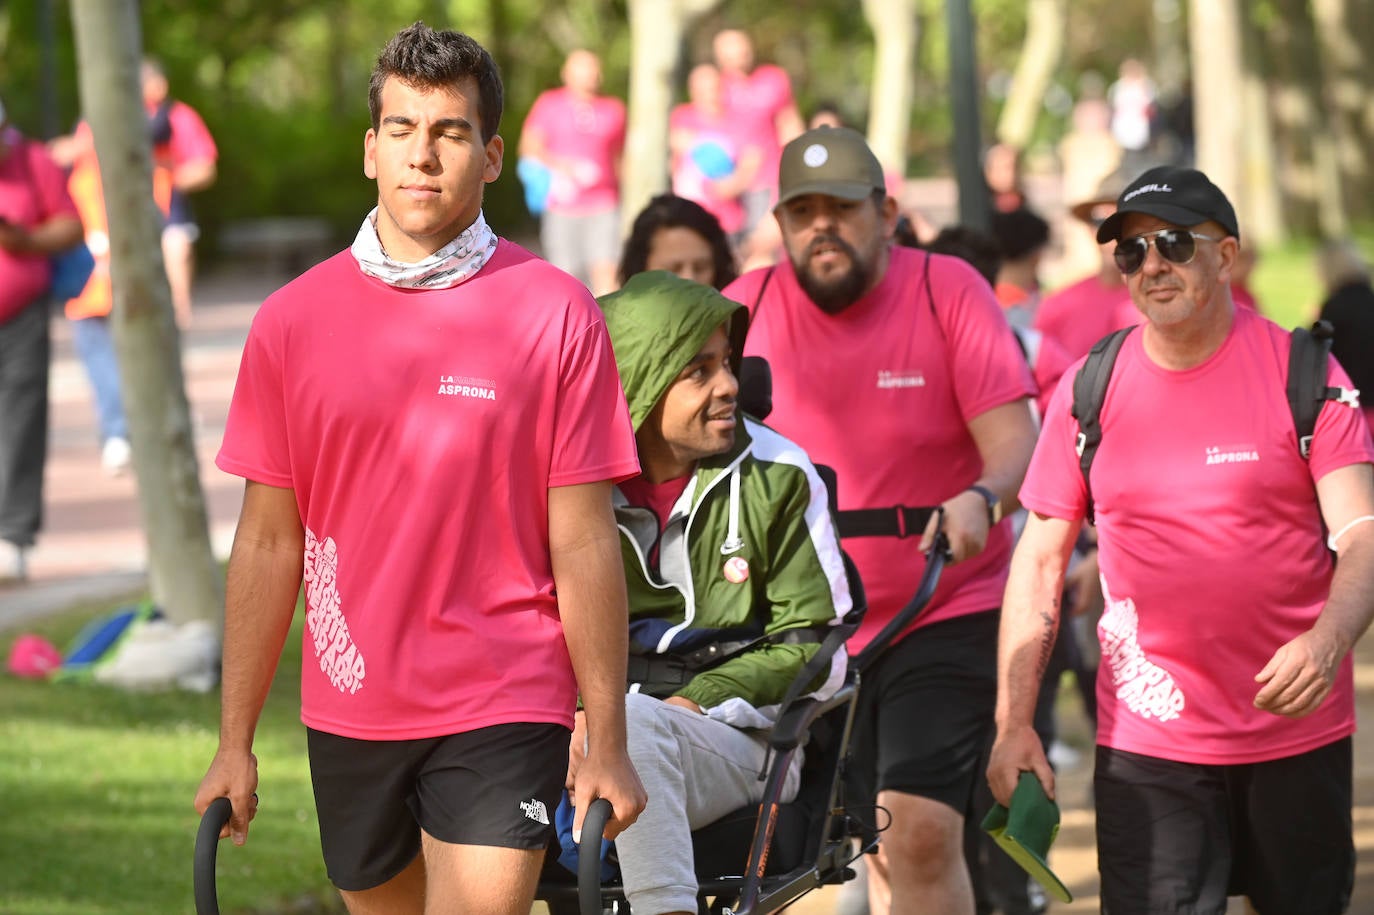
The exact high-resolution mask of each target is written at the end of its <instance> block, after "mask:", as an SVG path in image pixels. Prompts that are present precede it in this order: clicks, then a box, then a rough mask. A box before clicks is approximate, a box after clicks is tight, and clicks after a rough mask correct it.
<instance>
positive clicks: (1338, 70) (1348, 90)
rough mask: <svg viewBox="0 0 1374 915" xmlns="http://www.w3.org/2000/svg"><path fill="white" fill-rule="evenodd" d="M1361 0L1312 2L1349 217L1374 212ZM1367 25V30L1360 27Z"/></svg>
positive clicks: (1372, 107)
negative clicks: (1369, 156) (1349, 210)
mask: <svg viewBox="0 0 1374 915" xmlns="http://www.w3.org/2000/svg"><path fill="white" fill-rule="evenodd" d="M1363 2H1364V0H1312V12H1313V16H1314V18H1315V22H1316V28H1317V42H1318V54H1317V57H1318V60H1319V62H1320V65H1321V77H1322V83H1323V97H1324V98H1325V100H1326V102H1327V105H1328V109H1327V110H1328V113H1329V118H1330V121H1329V123H1330V125H1331V142H1332V144H1333V147H1334V148H1333V150H1332V155H1333V156H1334V157H1335V159H1336V162H1337V166H1338V168H1339V172H1340V179H1339V180H1340V182H1341V185H1342V187H1343V188H1344V193H1343V195H1342V198H1343V199H1344V200H1345V201H1346V202H1347V204H1348V205H1349V206H1350V209H1351V213H1350V215H1351V216H1353V217H1355V218H1360V219H1368V218H1369V217H1370V216H1374V171H1371V169H1370V165H1369V159H1368V151H1369V150H1370V149H1371V148H1374V94H1371V93H1370V92H1369V89H1368V87H1369V86H1370V85H1371V84H1374V65H1372V64H1371V61H1370V60H1369V57H1368V54H1367V52H1366V49H1367V48H1368V47H1369V44H1368V42H1363V43H1362V42H1361V41H1360V39H1359V38H1358V36H1359V35H1365V36H1368V35H1369V34H1370V32H1369V31H1367V30H1368V29H1370V28H1374V21H1371V19H1372V18H1374V17H1371V16H1370V15H1369V12H1368V10H1367V9H1364V8H1363V7H1362V6H1361V4H1362V3H1363ZM1360 29H1365V31H1359V30H1360Z"/></svg>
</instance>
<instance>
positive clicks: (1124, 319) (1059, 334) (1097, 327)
mask: <svg viewBox="0 0 1374 915" xmlns="http://www.w3.org/2000/svg"><path fill="white" fill-rule="evenodd" d="M1139 323H1140V312H1139V311H1137V310H1136V307H1135V303H1134V302H1132V301H1131V291H1130V290H1129V289H1127V288H1126V287H1125V286H1124V285H1123V286H1103V285H1102V283H1101V281H1100V280H1098V278H1097V275H1096V274H1094V275H1093V276H1090V277H1088V278H1087V279H1084V280H1079V281H1078V282H1077V283H1074V284H1073V285H1071V286H1066V287H1064V288H1063V289H1060V290H1059V291H1057V292H1055V293H1053V294H1052V295H1048V296H1045V298H1044V299H1042V300H1041V301H1040V306H1039V307H1038V308H1037V309H1036V311H1035V317H1034V318H1033V319H1032V320H1031V326H1032V327H1034V328H1035V329H1036V330H1039V331H1043V332H1044V333H1046V334H1048V335H1049V336H1051V337H1053V338H1054V339H1056V340H1058V341H1059V345H1060V346H1062V347H1064V349H1065V350H1067V351H1068V353H1069V355H1070V356H1071V357H1073V358H1074V359H1077V358H1079V357H1080V356H1086V355H1088V350H1090V349H1092V348H1093V344H1094V343H1096V342H1097V341H1098V340H1101V339H1102V338H1103V337H1105V336H1107V334H1109V333H1111V332H1112V331H1114V330H1120V329H1121V328H1123V327H1132V326H1134V325H1136V324H1139Z"/></svg>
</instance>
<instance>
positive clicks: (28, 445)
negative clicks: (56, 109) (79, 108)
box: [0, 101, 81, 583]
mask: <svg viewBox="0 0 1374 915" xmlns="http://www.w3.org/2000/svg"><path fill="white" fill-rule="evenodd" d="M80 240H81V219H80V217H79V216H78V215H77V211H76V205H75V204H74V203H72V199H71V196H70V195H69V194H68V193H67V181H66V178H65V176H64V175H63V174H62V170H61V169H60V168H59V167H58V166H57V163H56V162H54V161H53V159H52V156H50V155H49V154H48V151H47V149H46V148H45V147H44V145H43V144H42V143H39V142H37V141H35V140H30V139H28V138H27V137H25V136H24V135H23V134H22V133H20V131H19V128H18V127H16V126H15V125H14V124H12V123H10V120H9V116H8V114H7V113H6V111H5V105H4V102H3V101H0V583H5V582H15V581H23V580H24V579H26V578H27V577H28V561H27V554H28V551H29V548H30V547H32V546H33V543H34V540H35V539H36V538H37V536H38V531H39V528H40V527H41V526H42V523H43V465H44V464H45V463H46V461H47V456H48V360H49V356H50V352H51V339H50V337H49V335H48V300H49V292H48V290H49V285H50V283H51V282H52V264H51V262H50V260H49V258H51V257H52V256H53V255H55V254H58V253H60V252H62V251H65V250H67V249H68V248H70V247H72V246H73V245H75V244H76V243H77V242H79V241H80Z"/></svg>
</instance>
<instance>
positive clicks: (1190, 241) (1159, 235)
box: [1112, 229, 1221, 276]
mask: <svg viewBox="0 0 1374 915" xmlns="http://www.w3.org/2000/svg"><path fill="white" fill-rule="evenodd" d="M1151 238H1153V239H1154V240H1155V250H1156V251H1158V252H1159V256H1160V257H1162V258H1164V259H1165V260H1166V261H1168V262H1169V263H1171V264H1187V263H1191V262H1192V260H1193V256H1194V255H1196V254H1197V242H1196V241H1194V239H1196V238H1200V239H1202V240H1203V241H1221V239H1220V238H1213V237H1212V236H1210V235H1202V234H1200V233H1198V232H1190V231H1188V230H1187V229H1160V230H1159V231H1158V232H1145V233H1143V234H1141V235H1136V236H1133V237H1131V238H1123V239H1122V240H1121V241H1119V242H1117V243H1116V250H1115V251H1113V252H1112V258H1113V259H1114V260H1115V261H1116V267H1117V269H1118V270H1120V271H1121V272H1122V273H1124V274H1125V275H1126V276H1130V275H1131V274H1132V273H1135V272H1136V271H1137V270H1139V269H1140V268H1141V267H1143V266H1144V265H1145V255H1146V254H1148V253H1149V252H1150V239H1151Z"/></svg>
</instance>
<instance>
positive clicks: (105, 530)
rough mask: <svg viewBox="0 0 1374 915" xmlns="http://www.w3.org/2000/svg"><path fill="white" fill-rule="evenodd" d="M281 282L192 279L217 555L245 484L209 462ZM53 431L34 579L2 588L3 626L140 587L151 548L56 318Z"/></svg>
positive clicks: (199, 434)
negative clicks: (254, 332)
mask: <svg viewBox="0 0 1374 915" xmlns="http://www.w3.org/2000/svg"><path fill="white" fill-rule="evenodd" d="M280 282H281V278H280V277H274V276H256V277H255V276H252V275H246V274H244V273H236V274H233V275H228V274H225V275H217V276H208V277H206V278H205V279H204V280H203V281H201V282H200V283H199V284H198V287H197V298H196V312H195V319H194V326H192V327H191V329H190V330H189V331H188V332H187V333H186V335H185V338H184V361H183V369H184V372H185V375H186V385H187V396H188V397H189V399H190V402H191V409H192V413H193V418H194V422H195V436H196V450H197V453H198V454H199V457H200V474H201V485H202V487H203V488H204V491H205V499H206V508H207V511H208V513H209V518H210V531H211V540H212V543H213V545H214V549H215V552H216V555H218V556H220V557H224V556H227V555H228V549H229V543H230V540H231V539H232V537H233V532H234V524H235V522H236V521H237V518H238V508H239V502H240V499H241V495H242V486H243V484H242V482H241V481H240V480H239V479H238V478H236V477H231V476H229V475H228V474H225V473H222V472H221V471H220V470H219V469H218V468H216V467H215V466H214V455H215V451H216V449H217V448H218V447H219V443H220V437H221V436H222V434H223V432H224V419H225V415H226V413H227V411H228V407H229V397H230V394H231V393H232V391H233V386H234V378H235V375H236V373H237V371H238V363H239V355H240V353H241V352H242V350H243V341H244V339H245V338H246V336H247V333H248V325H249V323H250V322H251V320H252V317H253V313H254V312H255V311H256V309H257V306H258V304H259V303H260V302H261V301H262V299H263V297H264V296H266V295H267V293H269V292H270V291H271V290H272V289H273V288H275V287H276V286H277V285H280ZM53 338H54V358H53V365H52V377H51V382H50V387H49V394H50V398H51V403H52V414H51V420H50V422H51V427H50V429H51V431H50V436H51V438H50V441H49V450H48V464H47V470H46V494H45V513H46V518H45V523H44V528H43V531H42V533H41V534H40V536H39V541H38V544H37V546H35V548H34V549H33V552H32V553H31V554H30V559H29V572H30V580H29V581H28V582H27V583H25V584H24V585H21V586H17V587H15V586H11V587H9V588H3V589H0V631H3V630H8V629H13V628H16V627H19V626H21V625H22V624H23V622H24V621H26V620H28V619H32V618H33V617H35V616H40V615H43V614H46V613H50V612H53V611H57V610H62V609H65V608H67V607H71V606H74V605H77V604H80V603H85V602H90V601H98V600H106V599H109V598H110V597H112V596H117V595H120V594H123V593H131V592H135V591H138V590H140V589H142V588H143V587H145V571H146V566H147V547H146V543H145V541H144V537H143V530H142V523H141V520H140V517H139V509H138V501H137V494H136V488H135V483H134V478H133V474H132V471H130V472H128V473H125V474H124V475H122V476H119V477H110V476H108V475H106V474H105V473H104V472H103V471H102V470H101V466H100V441H99V435H98V433H97V431H96V421H95V408H94V405H93V404H92V400H91V391H90V386H89V384H88V383H87V381H86V376H85V374H84V372H83V370H82V367H81V363H80V361H79V360H78V359H77V358H76V355H75V353H74V352H73V351H72V347H71V335H70V333H69V328H68V326H67V323H66V321H65V320H63V319H61V318H58V319H55V320H54V322H53Z"/></svg>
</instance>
